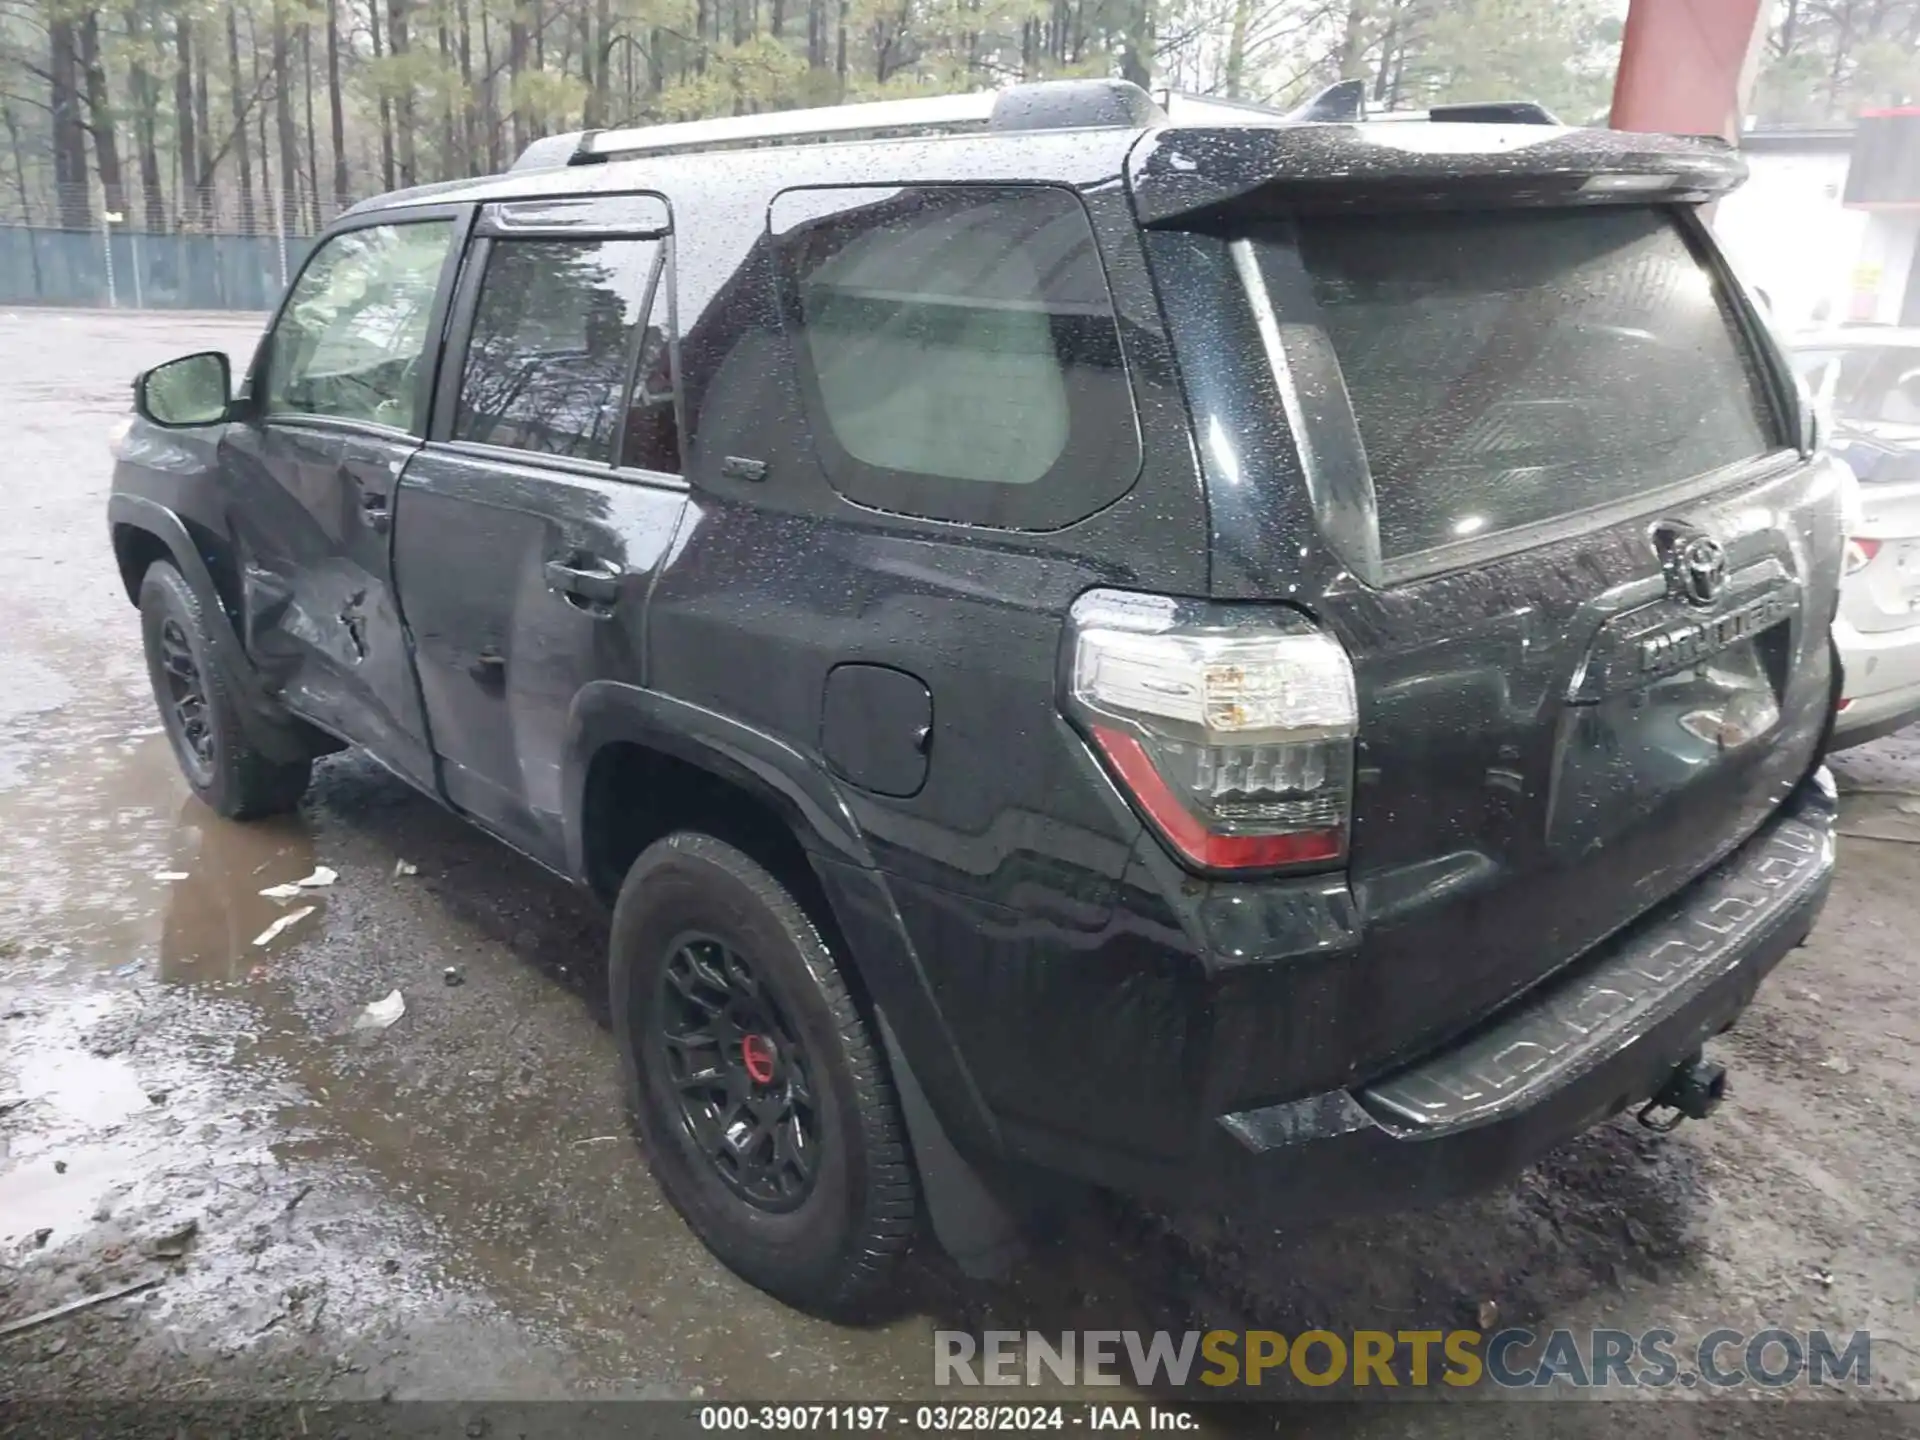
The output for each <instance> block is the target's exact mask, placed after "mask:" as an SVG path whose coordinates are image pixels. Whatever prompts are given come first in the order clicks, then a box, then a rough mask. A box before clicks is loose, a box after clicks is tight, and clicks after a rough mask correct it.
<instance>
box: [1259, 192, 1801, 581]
mask: <svg viewBox="0 0 1920 1440" xmlns="http://www.w3.org/2000/svg"><path fill="white" fill-rule="evenodd" d="M1256 248H1257V250H1258V253H1259V255H1260V269H1261V273H1262V275H1263V277H1264V280H1265V283H1266V287H1267V292H1268V299H1269V303H1271V305H1272V306H1273V309H1274V312H1275V317H1276V319H1277V320H1278V322H1279V328H1280V334H1281V341H1282V349H1283V352H1284V353H1285V355H1286V356H1287V361H1288V365H1289V368H1290V369H1291V370H1293V371H1294V372H1295V373H1293V374H1292V375H1291V377H1290V380H1291V383H1292V385H1293V386H1294V387H1295V389H1296V390H1299V391H1315V392H1319V393H1321V394H1323V395H1324V393H1325V391H1326V390H1327V389H1330V388H1332V387H1337V386H1338V385H1340V384H1342V383H1344V385H1345V389H1346V394H1347V396H1348V398H1349V400H1350V403H1351V407H1352V417H1353V420H1354V421H1355V422H1357V424H1358V428H1359V434H1358V441H1359V443H1360V444H1361V445H1362V446H1364V451H1365V460H1364V464H1365V470H1366V472H1367V473H1370V474H1371V477H1372V482H1373V491H1374V503H1375V505H1376V506H1377V509H1378V516H1379V532H1380V536H1379V538H1380V554H1381V558H1382V559H1383V560H1385V561H1386V562H1387V563H1388V564H1389V565H1392V563H1393V562H1394V561H1396V560H1405V559H1406V558H1407V557H1409V556H1413V555H1418V554H1422V553H1423V552H1428V551H1435V550H1440V549H1442V548H1445V547H1449V546H1457V545H1462V544H1468V543H1476V542H1480V541H1482V540H1483V538H1484V537H1487V536H1490V535H1498V534H1500V533H1502V532H1504V531H1511V530H1515V529H1519V528H1521V527H1524V526H1531V525H1536V524H1539V523H1541V522H1546V521H1552V520H1556V519H1561V518H1563V517H1566V516H1570V515H1573V514H1577V513H1580V512H1585V511H1590V510H1595V509H1601V508H1606V507H1611V506H1618V505H1620V504H1622V503H1623V502H1631V501H1634V500H1637V499H1639V498H1641V497H1644V496H1648V495H1650V494H1652V493H1654V492H1657V491H1661V490H1665V489H1668V488H1670V487H1673V486H1676V485H1679V484H1681V483H1683V482H1685V481H1687V480H1690V479H1692V478H1694V477H1696V476H1700V475H1704V474H1706V473H1708V472H1710V471H1715V470H1719V469H1721V468H1722V467H1725V466H1728V465H1733V464H1737V463H1739V462H1741V461H1746V460H1751V459H1753V458H1755V457H1756V456H1759V455H1762V454H1765V453H1766V452H1767V451H1769V450H1772V449H1774V448H1776V445H1777V443H1778V442H1777V439H1776V436H1775V425H1774V422H1773V420H1772V419H1771V417H1770V412H1769V410H1768V407H1767V405H1766V402H1765V399H1764V395H1765V391H1764V388H1763V386H1762V384H1761V382H1760V376H1759V373H1758V371H1757V370H1756V368H1755V365H1754V362H1753V359H1752V357H1751V355H1750V354H1749V352H1748V349H1747V346H1746V345H1745V343H1744V342H1743V341H1742V340H1741V338H1740V335H1739V332H1738V330H1737V329H1736V327H1735V325H1734V323H1733V321H1732V318H1731V316H1730V315H1729V313H1728V311H1727V309H1726V308H1725V305H1724V303H1723V299H1722V297H1721V295H1720V293H1719V288H1718V286H1717V285H1716V283H1715V281H1714V279H1713V275H1712V272H1711V271H1710V270H1709V269H1708V268H1707V266H1706V265H1705V264H1704V263H1703V262H1702V260H1701V258H1700V257H1699V256H1698V255H1696V254H1695V253H1694V251H1693V249H1692V248H1691V247H1690V245H1689V243H1688V241H1687V240H1686V238H1685V237H1683V236H1682V234H1681V233H1680V231H1679V229H1678V228H1677V226H1676V224H1675V222H1674V221H1673V220H1672V218H1671V217H1669V216H1668V215H1667V214H1666V213H1665V212H1663V211H1660V210H1657V209H1652V208H1639V207H1621V208H1615V207H1608V208H1604V209H1602V208H1583V209H1573V210H1537V211H1506V212H1498V213H1480V214H1476V213H1462V214H1423V215H1420V216H1418V217H1417V218H1410V217H1407V216H1377V215H1356V216H1334V217H1327V218H1308V219H1301V220H1298V221H1293V222H1289V223H1288V224H1287V225H1286V226H1285V228H1284V230H1277V231H1270V232H1267V233H1266V234H1265V235H1263V236H1262V237H1261V238H1260V239H1259V240H1257V241H1256ZM1329 352H1330V355H1329ZM1316 371H1318V372H1319V373H1315V372H1316ZM1348 434H1349V435H1351V430H1350V429H1349V431H1348ZM1309 443H1314V442H1313V439H1312V437H1309ZM1349 443H1351V442H1349Z"/></svg>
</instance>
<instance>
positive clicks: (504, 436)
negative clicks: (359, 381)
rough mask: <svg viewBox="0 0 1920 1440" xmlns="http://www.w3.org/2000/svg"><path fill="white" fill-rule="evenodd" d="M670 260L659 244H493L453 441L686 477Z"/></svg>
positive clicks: (586, 241)
mask: <svg viewBox="0 0 1920 1440" xmlns="http://www.w3.org/2000/svg"><path fill="white" fill-rule="evenodd" d="M661 254H662V247H661V243H660V242H659V241H658V240H628V239H580V240H551V239H541V240H532V239H529V240H494V241H492V242H490V245H489V248H488V251H487V257H486V262H485V265H486V268H485V270H484V272H483V273H482V275H481V280H480V294H479V298H478V300H477V302H476V304H475V306H474V314H473V325H472V332H471V337H470V339H469V340H468V343H467V357H466V365H465V369H464V370H463V372H462V374H461V382H460V400H459V406H458V409H457V411H456V414H455V416H454V422H453V438H454V439H456V440H466V441H470V442H473V443H476V444H481V445H500V446H505V447H508V448H511V449H515V450H526V451H531V452H533V453H535V454H540V455H556V456H564V457H566V458H568V459H573V460H585V461H589V462H592V463H595V464H602V465H611V464H613V463H614V462H615V460H616V458H618V459H620V460H621V463H623V464H625V465H629V466H635V467H638V468H642V469H651V470H667V471H673V472H677V471H678V470H679V469H680V458H679V434H678V429H677V427H676V426H675V424H674V420H673V416H674V409H673V379H672V374H671V372H670V370H669V369H668V361H667V356H668V353H669V349H670V347H669V346H668V344H667V337H666V330H665V316H664V312H665V309H666V306H665V301H664V297H663V296H661V295H660V292H661V290H662V288H663V287H662V286H661V285H660V283H659V277H660V270H661ZM636 377H637V378H636ZM617 443H618V444H623V445H624V446H625V453H624V455H622V454H621V453H620V452H619V451H617V450H616V444H617Z"/></svg>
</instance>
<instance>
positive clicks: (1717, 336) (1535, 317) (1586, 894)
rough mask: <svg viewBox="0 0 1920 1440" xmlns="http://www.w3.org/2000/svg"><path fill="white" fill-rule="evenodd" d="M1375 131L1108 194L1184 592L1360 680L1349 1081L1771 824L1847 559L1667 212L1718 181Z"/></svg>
mask: <svg viewBox="0 0 1920 1440" xmlns="http://www.w3.org/2000/svg"><path fill="white" fill-rule="evenodd" d="M1391 128H1392V130H1393V131H1394V132H1395V133H1394V135H1393V136H1392V139H1391V142H1387V141H1384V140H1379V141H1376V140H1375V139H1373V138H1371V137H1369V136H1368V135H1367V133H1366V127H1353V126H1310V127H1290V128H1288V129H1274V130H1265V131H1253V132H1243V133H1241V134H1238V135H1234V134H1231V132H1211V134H1205V133H1199V132H1179V131H1173V132H1165V133H1163V134H1161V135H1159V136H1158V137H1155V138H1154V139H1152V140H1151V141H1150V142H1148V143H1147V144H1146V145H1145V146H1144V147H1143V150H1142V151H1140V152H1136V156H1135V173H1134V177H1133V178H1134V182H1135V186H1136V198H1137V202H1138V208H1139V210H1140V212H1141V214H1142V216H1143V218H1145V219H1146V220H1148V222H1149V223H1150V225H1151V226H1152V227H1153V231H1152V233H1151V234H1150V236H1149V253H1150V255H1151V256H1152V259H1153V263H1154V265H1155V269H1156V274H1157V278H1158V280H1159V283H1160V286H1161V290H1162V294H1163V296H1164V297H1166V303H1165V310H1166V313H1167V316H1168V320H1169V324H1170V325H1171V326H1172V327H1173V328H1174V330H1175V332H1176V341H1177V344H1178V345H1179V348H1180V352H1181V356H1182V364H1183V369H1184V372H1185V373H1184V378H1185V380H1186V382H1187V386H1188V392H1189V399H1190V402H1191V403H1192V406H1193V411H1194V418H1195V421H1196V425H1197V429H1198V432H1199V437H1200V442H1201V443H1200V448H1201V451H1202V455H1203V462H1204V463H1205V465H1206V468H1207V471H1208V486H1209V501H1210V510H1211V521H1212V527H1213V536H1214V583H1213V591H1214V595H1215V597H1216V598H1219V599H1253V598H1261V599H1269V600H1277V601H1284V602H1286V603H1288V604H1290V605H1293V606H1295V607H1297V608H1298V609H1300V610H1302V611H1304V612H1306V613H1307V614H1308V615H1310V616H1311V617H1312V618H1313V619H1314V620H1316V621H1317V622H1318V624H1319V625H1320V626H1321V628H1322V629H1324V630H1325V631H1327V632H1328V633H1330V634H1331V635H1333V636H1334V637H1335V638H1337V639H1338V640H1339V641H1340V642H1341V644H1342V645H1343V646H1344V647H1345V649H1346V651H1347V653H1348V655H1349V656H1350V657H1351V659H1352V662H1353V667H1354V673H1355V680H1356V688H1357V695H1358V702H1359V727H1358V736H1357V739H1356V741H1355V746H1354V787H1353V805H1352V822H1351V824H1352V828H1351V837H1350V846H1349V854H1348V863H1347V866H1346V874H1347V877H1348V880H1349V882H1350V885H1351V888H1352V892H1353V895H1354V899H1355V902H1356V908H1357V911H1358V913H1359V915H1360V917H1361V921H1362V940H1361V946H1360V951H1359V953H1358V955H1357V956H1356V955H1348V956H1343V957H1341V959H1340V962H1339V963H1340V964H1342V965H1343V966H1345V967H1346V969H1345V972H1344V973H1345V975H1346V977H1347V978H1346V984H1345V987H1344V988H1345V992H1346V994H1347V996H1348V1000H1347V1002H1346V1003H1344V1004H1343V1005H1342V1007H1341V1009H1342V1013H1341V1014H1340V1015H1339V1016H1338V1017H1337V1020H1338V1023H1337V1025H1336V1026H1335V1027H1334V1028H1335V1029H1337V1030H1338V1031H1339V1033H1340V1034H1341V1037H1342V1044H1343V1047H1344V1051H1345V1053H1344V1056H1343V1057H1342V1059H1341V1061H1340V1062H1339V1063H1340V1065H1342V1066H1344V1067H1345V1069H1346V1070H1347V1072H1348V1074H1349V1075H1356V1074H1357V1075H1365V1074H1366V1073H1368V1071H1369V1070H1371V1069H1374V1068H1376V1067H1378V1066H1379V1065H1380V1064H1381V1063H1383V1062H1384V1061H1386V1060H1388V1059H1391V1058H1397V1057H1400V1056H1404V1055H1405V1054H1407V1053H1409V1052H1411V1051H1414V1050H1417V1049H1420V1048H1422V1047H1424V1046H1427V1045H1431V1044H1433V1043H1435V1042H1437V1041H1439V1040H1441V1039H1444V1038H1446V1037H1447V1036H1449V1035H1451V1034H1453V1033H1456V1032H1458V1031H1460V1030H1461V1029H1463V1028H1465V1027H1466V1026H1467V1025H1469V1024H1470V1023H1472V1022H1473V1021H1474V1020H1476V1019H1478V1018H1479V1017H1481V1016H1483V1015H1485V1014H1486V1013H1487V1012H1488V1011H1490V1010H1491V1009H1492V1008H1494V1007H1495V1006H1497V1005H1499V1004H1500V1003H1502V1002H1503V1001H1505V1000H1507V999H1509V998H1510V997H1512V996H1513V995H1515V994H1517V993H1518V992H1520V991H1522V990H1524V989H1526V988H1527V987H1529V986H1531V985H1533V984H1535V983H1536V982H1538V981H1539V980H1541V979H1542V978H1544V977H1545V976H1547V975H1548V974H1551V973H1552V972H1553V971H1554V970H1556V969H1557V968H1559V967H1560V966H1562V965H1563V964H1565V963H1566V962H1567V961H1569V960H1571V959H1572V958H1574V957H1575V956H1576V955H1578V954H1579V953H1580V952H1582V951H1583V950H1585V949H1587V948H1588V947H1590V946H1592V945H1593V944H1595V943H1596V942H1597V941H1599V940H1601V939H1602V938H1604V937H1605V936H1606V935H1608V934H1610V933H1611V932H1613V931H1614V930H1617V929H1618V928H1620V927H1621V926H1622V925H1624V924H1626V923H1628V922H1629V921H1631V920H1632V919H1633V918H1634V917H1636V916H1637V915H1640V914H1641V913H1643V912H1645V911H1646V910H1647V909H1649V908H1650V907H1651V906H1653V905H1654V904H1656V903H1657V902H1659V901H1660V900H1662V899H1664V898H1665V897H1667V896H1669V895H1671V894H1672V893H1673V892H1674V891H1675V890H1677V889H1679V888H1680V887H1681V886H1683V885H1685V884H1686V883H1687V882H1688V881H1689V880H1691V879H1692V878H1694V877H1695V876H1696V875H1698V874H1699V873H1700V872H1701V871H1703V870H1704V869H1706V868H1707V867H1708V866H1710V865H1711V864H1712V863H1713V862H1714V861H1716V860H1717V859H1719V858H1720V857H1721V856H1723V855H1724V854H1725V853H1727V852H1728V851H1729V850H1731V849H1732V848H1733V847H1735V846H1736V845H1738V844H1739V843H1740V842H1741V841H1742V840H1744V839H1745V838H1747V837H1748V836H1749V835H1751V834H1752V833H1753V832H1754V830H1755V829H1756V828H1758V827H1759V826H1760V825H1761V823H1762V822H1763V821H1764V820H1765V819H1766V817H1767V816H1768V815H1769V814H1770V813H1771V812H1772V811H1773V810H1774V809H1776V808H1777V807H1778V806H1779V805H1780V803H1781V802H1782V801H1783V800H1784V799H1785V798H1786V796H1787V795H1788V793H1789V792H1790V791H1791V790H1792V788H1793V786H1794V785H1795V784H1796V783H1797V782H1798V781H1799V780H1800V779H1801V778H1802V777H1803V776H1804V775H1805V774H1806V772H1807V771H1808V769H1809V766H1810V765H1811V763H1812V760H1813V755H1814V751H1815V748H1816V746H1817V743H1818V740H1819V736H1820V733H1821V730H1822V727H1823V725H1824V722H1825V718H1826V709H1827V704H1828V698H1829V697H1828V680H1827V655H1828V648H1827V640H1826V633H1827V627H1828V625H1829V623H1830V620H1831V616H1832V611H1833V593H1834V588H1835V585H1836V581H1837V575H1838V567H1839V555H1840V544H1841V537H1840V535H1839V533H1838V509H1839V505H1838V483H1837V474H1838V472H1837V469H1836V467H1832V466H1830V465H1828V464H1826V463H1825V462H1809V461H1808V460H1806V459H1805V458H1804V457H1803V456H1802V455H1801V454H1800V453H1799V451H1798V450H1797V448H1796V439H1795V437H1796V435H1797V433H1798V426H1799V421H1798V418H1797V416H1796V414H1795V413H1794V401H1793V398H1792V391H1791V388H1790V380H1789V378H1788V376H1787V373H1786V370H1785V367H1784V364H1783V362H1782V361H1781V358H1780V357H1779V355H1778V354H1777V352H1776V351H1774V349H1773V348H1772V346H1771V344H1770V342H1769V341H1768V340H1767V339H1766V337H1765V333H1764V330H1763V329H1762V327H1761V326H1760V325H1759V324H1758V323H1757V321H1756V320H1755V318H1754V316H1753V313H1752V311H1751V308H1750V307H1749V306H1747V305H1746V304H1745V303H1744V301H1743V300H1742V299H1741V298H1740V297H1739V296H1738V294H1737V293H1736V292H1735V290H1734V288H1733V282H1732V281H1731V280H1730V279H1729V278H1728V277H1727V275H1726V273H1725V271H1724V268H1723V267H1722V265H1721V264H1720V262H1719V259H1718V257H1717V255H1716V253H1715V252H1714V250H1713V248H1712V245H1711V242H1710V240H1709V239H1708V238H1707V237H1706V235H1705V232H1704V231H1703V229H1702V228H1701V227H1700V225H1699V223H1698V221H1697V219H1696V217H1695V215H1694V214H1693V204H1692V202H1694V201H1697V200H1699V199H1703V198H1706V197H1708V196H1710V195H1711V194H1714V193H1718V191H1719V190H1721V189H1724V188H1725V187H1726V186H1727V185H1729V184H1731V183H1733V181H1734V180H1735V179H1737V174H1738V172H1737V168H1734V167H1735V166H1736V165H1737V162H1734V161H1732V159H1731V157H1729V156H1728V155H1727V154H1726V152H1724V151H1720V150H1715V149H1711V148H1709V147H1706V146H1687V145H1685V144H1684V143H1682V142H1674V141H1669V140H1665V139H1661V138H1655V137H1619V136H1605V135H1602V136H1595V135H1593V134H1591V133H1589V132H1563V131H1558V130H1548V131H1544V132H1541V131H1533V132H1531V133H1529V132H1527V131H1518V132H1516V131H1513V130H1507V129H1504V128H1503V129H1498V130H1496V129H1495V128H1494V127H1482V126H1418V127H1415V126H1394V127H1391ZM1414 130H1418V131H1420V132H1421V133H1420V134H1419V135H1417V136H1414V135H1410V134H1409V132H1412V131H1414ZM1216 161H1217V163H1215V162H1216ZM1196 176H1197V177H1199V178H1198V179H1196ZM1650 197H1655V198H1652V199H1650ZM1656 199H1657V203H1656ZM1176 297H1178V299H1177V300H1176ZM1316 1078H1318V1079H1321V1080H1328V1079H1333V1078H1335V1077H1334V1076H1332V1075H1327V1076H1320V1077H1316Z"/></svg>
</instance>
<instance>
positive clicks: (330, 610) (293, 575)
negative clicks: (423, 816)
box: [221, 419, 433, 789]
mask: <svg viewBox="0 0 1920 1440" xmlns="http://www.w3.org/2000/svg"><path fill="white" fill-rule="evenodd" d="M418 448H419V442H418V441H417V440H415V439H413V438H412V437H410V436H401V435H394V436H382V435H373V434H369V433H367V432H365V431H363V430H362V431H349V430H346V429H344V428H336V427H331V426H325V425H322V424H316V423H303V422H293V421H287V420H280V419H276V420H275V421H273V422H272V423H271V424H267V425H252V424H235V425H233V426H230V427H229V429H228V432H227V436H226V438H225V440H224V441H223V442H222V445H221V450H222V458H223V460H224V461H225V463H224V464H223V466H222V467H221V468H222V472H223V481H224V483H225V485H226V486H227V487H229V500H230V504H231V509H230V511H229V513H230V514H231V515H232V517H233V535H234V543H235V549H236V552H237V559H238V564H239V573H240V602H241V621H242V625H243V627H244V638H245V641H246V645H247V649H248V652H249V653H250V654H251V655H252V656H253V657H254V660H255V663H256V664H257V665H258V666H259V667H260V670H261V673H262V675H263V677H264V678H265V680H266V682H267V685H268V687H269V689H270V690H274V691H277V692H278V693H279V695H280V696H281V698H283V699H284V700H285V702H286V703H287V704H288V705H289V706H290V707H291V708H292V709H293V710H295V711H296V712H297V713H299V714H301V715H303V716H306V717H307V718H309V719H311V720H312V721H314V722H315V723H316V724H318V725H320V726H322V727H323V728H325V729H327V730H330V731H332V732H333V733H334V734H336V735H339V736H340V737H341V738H343V739H346V740H351V741H354V742H356V743H358V744H361V745H364V746H366V747H367V748H368V749H369V750H371V751H372V752H373V753H374V754H376V755H378V756H379V757H380V758H381V759H382V760H383V761H385V762H386V763H387V764H389V765H391V766H392V767H393V768H394V769H396V770H398V771H400V773H401V774H403V775H404V776H406V778H408V779H409V780H412V781H413V782H414V783H415V784H418V785H421V786H424V787H426V788H429V789H431V788H432V782H433V762H432V756H431V754H430V752H429V751H428V749H427V746H426V744H425V740H424V736H425V722H424V720H423V717H422V711H421V706H420V695H419V687H418V685H417V684H416V682H415V680H414V675H413V666H412V661H411V659H410V657H409V656H408V653H407V640H406V633H405V630H404V628H403V626H402V623H401V615H400V608H399V604H398V601H397V600H396V598H395V594H394V589H393V583H392V565H391V558H390V557H391V551H390V547H389V537H390V534H391V517H392V504H393V494H394V490H395V488H396V487H397V485H398V483H399V479H400V474H401V472H402V470H404V469H405V468H406V464H407V461H408V460H409V459H410V458H411V457H412V455H413V453H414V452H415V451H416V450H417V449H418Z"/></svg>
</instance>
